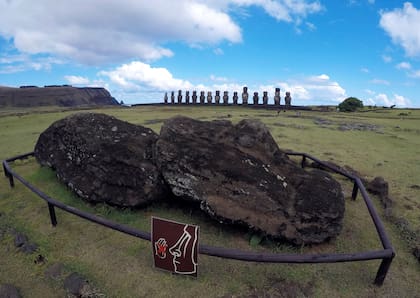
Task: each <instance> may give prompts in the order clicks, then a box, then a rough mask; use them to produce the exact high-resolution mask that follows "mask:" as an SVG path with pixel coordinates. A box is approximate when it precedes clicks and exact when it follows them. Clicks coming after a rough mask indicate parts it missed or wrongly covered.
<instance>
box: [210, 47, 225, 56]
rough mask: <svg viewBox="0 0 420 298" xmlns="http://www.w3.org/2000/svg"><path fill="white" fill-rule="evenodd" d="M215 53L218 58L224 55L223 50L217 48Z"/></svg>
mask: <svg viewBox="0 0 420 298" xmlns="http://www.w3.org/2000/svg"><path fill="white" fill-rule="evenodd" d="M213 53H215V54H216V55H218V56H221V55H223V54H224V52H223V50H222V49H221V48H216V49H214V50H213Z"/></svg>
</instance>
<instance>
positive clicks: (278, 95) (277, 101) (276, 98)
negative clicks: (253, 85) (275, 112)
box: [274, 88, 281, 106]
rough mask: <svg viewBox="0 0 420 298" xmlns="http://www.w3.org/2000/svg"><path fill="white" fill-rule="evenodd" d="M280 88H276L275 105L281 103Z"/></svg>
mask: <svg viewBox="0 0 420 298" xmlns="http://www.w3.org/2000/svg"><path fill="white" fill-rule="evenodd" d="M280 99H281V98H280V88H276V92H275V93H274V105H276V106H279V105H280Z"/></svg>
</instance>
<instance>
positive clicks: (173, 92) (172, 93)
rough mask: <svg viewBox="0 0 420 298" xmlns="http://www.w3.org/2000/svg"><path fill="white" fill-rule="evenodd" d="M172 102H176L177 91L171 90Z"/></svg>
mask: <svg viewBox="0 0 420 298" xmlns="http://www.w3.org/2000/svg"><path fill="white" fill-rule="evenodd" d="M171 103H175V91H172V92H171Z"/></svg>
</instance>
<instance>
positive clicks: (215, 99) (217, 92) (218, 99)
mask: <svg viewBox="0 0 420 298" xmlns="http://www.w3.org/2000/svg"><path fill="white" fill-rule="evenodd" d="M214 101H215V102H216V104H219V103H220V91H219V90H217V91H216V95H215V96H214Z"/></svg>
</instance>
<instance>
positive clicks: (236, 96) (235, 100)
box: [233, 91, 238, 105]
mask: <svg viewBox="0 0 420 298" xmlns="http://www.w3.org/2000/svg"><path fill="white" fill-rule="evenodd" d="M233 104H234V105H237V104H238V92H237V91H234V92H233Z"/></svg>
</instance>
